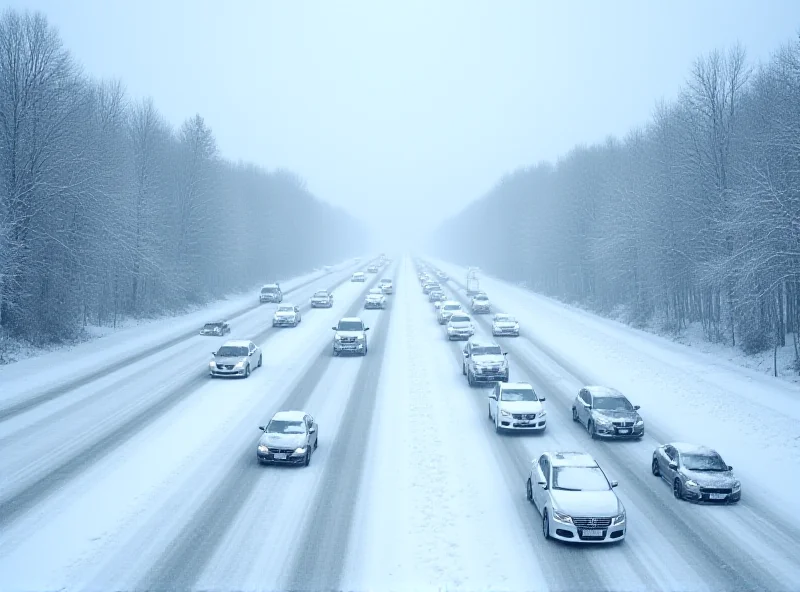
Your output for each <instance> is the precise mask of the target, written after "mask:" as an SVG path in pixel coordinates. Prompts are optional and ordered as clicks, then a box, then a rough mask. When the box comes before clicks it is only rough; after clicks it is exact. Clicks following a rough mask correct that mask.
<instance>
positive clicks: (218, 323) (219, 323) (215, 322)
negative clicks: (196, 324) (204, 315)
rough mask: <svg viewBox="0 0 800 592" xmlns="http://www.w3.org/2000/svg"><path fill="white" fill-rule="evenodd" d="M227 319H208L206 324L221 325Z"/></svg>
mask: <svg viewBox="0 0 800 592" xmlns="http://www.w3.org/2000/svg"><path fill="white" fill-rule="evenodd" d="M225 322H227V321H208V322H207V323H206V325H221V324H223V323H225Z"/></svg>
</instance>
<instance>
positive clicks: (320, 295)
mask: <svg viewBox="0 0 800 592" xmlns="http://www.w3.org/2000/svg"><path fill="white" fill-rule="evenodd" d="M331 306H333V294H331V293H330V292H328V291H327V290H317V291H316V292H314V295H313V296H312V297H311V308H330V307H331Z"/></svg>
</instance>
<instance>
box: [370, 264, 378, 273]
mask: <svg viewBox="0 0 800 592" xmlns="http://www.w3.org/2000/svg"><path fill="white" fill-rule="evenodd" d="M367 273H378V266H377V265H370V266H369V267H367Z"/></svg>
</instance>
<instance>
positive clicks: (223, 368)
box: [217, 364, 233, 370]
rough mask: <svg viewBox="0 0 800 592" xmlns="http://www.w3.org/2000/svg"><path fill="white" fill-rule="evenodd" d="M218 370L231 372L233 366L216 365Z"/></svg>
mask: <svg viewBox="0 0 800 592" xmlns="http://www.w3.org/2000/svg"><path fill="white" fill-rule="evenodd" d="M217 368H218V369H219V370H233V364H217Z"/></svg>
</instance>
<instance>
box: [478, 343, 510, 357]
mask: <svg viewBox="0 0 800 592" xmlns="http://www.w3.org/2000/svg"><path fill="white" fill-rule="evenodd" d="M472 355H473V356H502V355H503V350H501V349H500V346H499V345H482V346H480V347H474V348H473V349H472Z"/></svg>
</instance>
